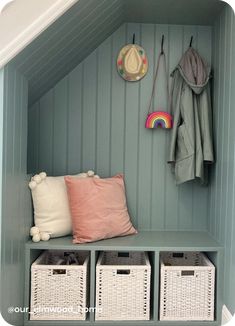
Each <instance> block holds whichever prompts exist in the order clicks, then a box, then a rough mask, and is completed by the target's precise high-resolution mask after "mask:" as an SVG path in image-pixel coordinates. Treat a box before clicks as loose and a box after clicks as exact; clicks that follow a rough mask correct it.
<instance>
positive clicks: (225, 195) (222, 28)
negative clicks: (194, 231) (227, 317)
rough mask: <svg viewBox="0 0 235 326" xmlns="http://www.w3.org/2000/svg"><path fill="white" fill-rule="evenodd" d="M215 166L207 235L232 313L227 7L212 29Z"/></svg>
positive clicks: (232, 155)
mask: <svg viewBox="0 0 235 326" xmlns="http://www.w3.org/2000/svg"><path fill="white" fill-rule="evenodd" d="M213 54H214V55H213V65H214V75H215V78H214V131H215V136H214V138H215V150H216V156H217V158H216V165H215V167H214V169H213V171H212V176H211V179H212V182H211V186H210V214H209V231H210V233H211V234H212V235H213V236H214V237H215V238H216V239H217V240H219V241H220V242H221V243H222V244H223V245H224V246H225V275H224V279H225V287H224V291H225V293H224V298H225V302H224V303H225V304H226V306H227V307H228V309H229V310H230V312H231V313H233V314H234V313H235V282H234V275H235V128H234V122H235V92H234V90H235V62H234V58H235V17H234V12H233V10H232V9H231V8H230V7H229V6H227V7H226V9H225V10H224V11H223V13H222V15H221V17H220V19H218V20H217V22H216V24H215V26H214V37H213Z"/></svg>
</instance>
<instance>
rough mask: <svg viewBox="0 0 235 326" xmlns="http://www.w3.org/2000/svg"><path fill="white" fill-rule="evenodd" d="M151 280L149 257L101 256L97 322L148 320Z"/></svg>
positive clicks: (97, 279) (138, 255)
mask: <svg viewBox="0 0 235 326" xmlns="http://www.w3.org/2000/svg"><path fill="white" fill-rule="evenodd" d="M150 277H151V266H150V263H149V258H148V255H147V253H144V252H129V253H119V252H113V251H109V252H103V253H101V254H100V257H99V259H98V262H97V265H96V308H97V310H96V320H149V318H150Z"/></svg>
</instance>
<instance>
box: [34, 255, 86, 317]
mask: <svg viewBox="0 0 235 326" xmlns="http://www.w3.org/2000/svg"><path fill="white" fill-rule="evenodd" d="M74 253H75V255H76V257H77V259H78V261H79V265H58V264H56V260H55V257H56V259H57V261H58V258H60V257H61V259H63V258H64V254H65V252H64V251H45V252H44V253H43V254H42V255H41V256H39V258H38V259H37V260H36V261H35V262H34V263H33V264H32V266H31V307H30V311H31V313H30V319H31V320H85V319H86V311H85V308H86V306H87V299H88V295H87V288H88V263H89V256H88V255H87V253H86V252H74Z"/></svg>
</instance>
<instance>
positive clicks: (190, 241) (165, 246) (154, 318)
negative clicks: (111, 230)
mask: <svg viewBox="0 0 235 326" xmlns="http://www.w3.org/2000/svg"><path fill="white" fill-rule="evenodd" d="M43 250H83V251H84V250H86V251H89V253H90V290H89V291H90V307H95V270H96V268H95V267H96V262H97V259H98V255H99V252H100V251H103V250H115V251H146V252H148V253H149V257H150V261H151V266H152V272H151V275H152V280H151V319H150V320H149V321H95V316H94V313H90V314H89V315H88V316H87V320H86V321H64V320H63V321H47V320H46V321H31V320H29V314H25V318H24V324H25V325H35V326H40V325H46V326H48V325H51V326H54V325H63V326H66V325H92V324H97V325H124V326H131V325H137V326H138V325H139V326H142V325H143V326H144V325H165V326H170V325H172V326H173V325H175V326H184V325H185V326H190V325H195V326H209V325H212V326H220V325H221V311H222V287H221V284H222V279H223V247H222V246H221V245H220V244H219V243H218V242H216V241H215V240H214V239H213V238H212V237H211V236H210V235H209V234H208V233H207V232H197V231H193V232H191V231H189V232H187V231H180V232H179V231H177V232H174V231H162V232H161V231H142V232H139V233H138V234H137V235H133V236H127V237H121V238H115V239H108V240H102V241H98V242H93V243H86V244H79V245H78V244H73V243H72V237H62V238H56V239H51V240H50V241H48V242H43V241H42V242H39V243H33V242H32V241H28V242H27V243H26V250H25V253H26V257H25V271H26V275H25V306H27V307H29V306H30V267H31V264H32V262H33V261H34V260H35V259H36V258H37V257H38V256H39V255H40V254H41V252H42V251H43ZM161 251H201V252H205V253H206V254H207V256H208V257H209V258H210V260H211V261H212V262H213V264H214V265H215V267H216V289H215V290H216V291H215V320H214V321H211V322H208V321H205V322H202V321H193V322H190V321H186V322H184V321H169V322H168V321H160V320H159V282H160V279H159V254H160V252H161Z"/></svg>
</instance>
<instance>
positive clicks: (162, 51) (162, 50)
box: [161, 35, 164, 54]
mask: <svg viewBox="0 0 235 326" xmlns="http://www.w3.org/2000/svg"><path fill="white" fill-rule="evenodd" d="M163 44H164V35H162V42H161V54H163V53H164V49H163Z"/></svg>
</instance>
